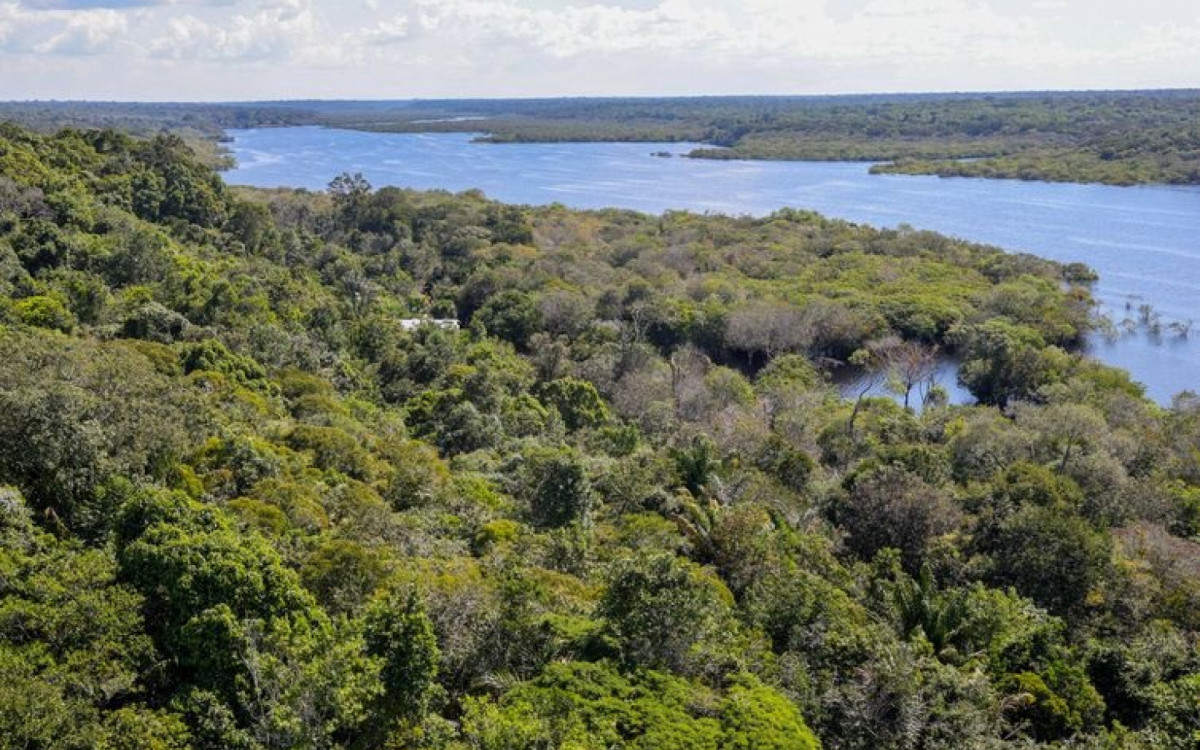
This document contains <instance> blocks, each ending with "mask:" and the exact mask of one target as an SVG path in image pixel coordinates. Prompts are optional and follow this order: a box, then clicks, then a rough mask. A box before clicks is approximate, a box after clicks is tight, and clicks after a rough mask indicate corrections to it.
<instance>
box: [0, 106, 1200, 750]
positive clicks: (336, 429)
mask: <svg viewBox="0 0 1200 750" xmlns="http://www.w3.org/2000/svg"><path fill="white" fill-rule="evenodd" d="M331 177H335V176H333V175H331ZM1092 278H1093V276H1092V274H1091V273H1090V271H1089V270H1088V269H1087V268H1086V267H1083V266H1080V265H1059V264H1055V263H1052V262H1049V261H1044V260H1040V259H1037V258H1034V257H1032V256H1027V255H1017V254H1005V253H1003V252H1001V251H1000V250H998V249H996V248H990V247H983V246H978V245H971V244H968V243H964V242H961V241H956V240H952V239H949V238H946V237H943V236H939V235H936V234H933V233H929V232H921V231H916V230H910V229H903V230H889V231H882V230H876V229H872V228H870V227H866V226H860V225H855V224H851V223H848V222H844V221H837V220H832V219H828V218H824V217H822V216H819V215H816V214H813V213H810V212H804V211H796V210H784V211H779V212H776V213H774V214H772V215H770V216H768V217H765V218H761V219H759V218H753V219H752V218H730V217H722V216H700V215H694V214H689V213H668V214H665V215H662V216H652V215H644V214H637V213H632V212H626V211H616V210H609V211H588V212H584V211H573V210H568V209H566V208H564V207H561V206H548V207H541V208H530V207H523V206H513V205H504V204H500V203H496V202H493V201H490V200H488V199H487V198H486V197H485V196H483V195H481V194H479V193H477V192H468V193H462V194H449V193H441V192H432V193H422V192H414V191H408V190H401V189H396V188H383V189H378V190H376V189H374V188H372V186H370V185H369V184H368V183H367V182H366V181H365V180H363V179H362V178H361V177H359V176H356V175H342V176H339V177H336V178H335V179H333V181H332V182H331V184H330V188H329V190H328V191H323V192H306V191H292V190H275V191H260V190H248V189H234V188H230V187H228V186H226V185H225V184H224V183H223V182H222V180H221V178H220V177H219V176H218V174H217V173H215V172H214V171H212V169H211V168H210V167H208V166H206V165H204V164H203V163H202V162H201V161H200V160H199V158H198V157H197V155H196V154H195V152H193V151H192V150H191V149H190V148H188V146H187V145H186V143H185V142H184V141H183V140H182V139H181V138H179V137H178V136H174V135H158V136H155V137H152V138H134V137H132V136H130V135H126V134H121V133H118V132H115V131H111V130H88V129H66V130H61V131H59V132H57V133H55V134H37V133H34V132H31V131H29V130H25V129H22V128H19V127H17V126H14V125H3V126H0V747H4V748H115V749H124V748H129V749H131V750H132V749H133V748H158V749H161V750H182V749H183V748H196V749H197V750H199V749H211V750H217V749H218V748H220V749H225V748H243V749H246V750H259V749H264V750H265V749H267V748H346V749H347V750H349V749H352V748H363V749H366V748H371V749H375V748H414V749H415V748H446V749H451V750H467V749H470V750H526V749H528V750H550V749H555V750H584V749H592V748H595V749H597V750H599V749H600V748H605V749H608V748H629V749H630V750H632V749H634V748H641V749H644V750H650V749H651V748H653V749H655V750H670V749H672V748H677V749H678V750H697V749H700V750H703V749H706V748H707V749H709V750H743V749H749V748H754V749H755V750H771V749H774V748H778V749H780V750H783V749H788V750H792V749H795V750H809V749H814V748H818V747H820V748H825V749H826V750H889V749H896V750H901V749H909V748H911V749H914V750H915V749H916V748H922V749H925V750H928V749H932V748H946V749H947V750H950V749H955V750H957V749H958V748H997V749H999V748H1033V747H1062V748H1065V747H1095V748H1111V749H1114V750H1115V749H1119V748H1130V749H1132V748H1142V747H1154V748H1168V749H1175V748H1178V749H1179V750H1186V749H1191V748H1195V747H1196V727H1197V726H1198V725H1200V703H1198V700H1197V696H1198V695H1200V650H1198V647H1197V643H1198V642H1200V641H1198V637H1200V577H1198V573H1200V568H1198V566H1200V541H1197V539H1198V535H1200V461H1198V460H1197V457H1198V455H1200V453H1198V451H1200V398H1197V397H1196V396H1195V395H1193V394H1181V396H1180V397H1179V398H1177V399H1176V401H1175V403H1174V404H1173V406H1172V407H1171V408H1162V407H1159V406H1157V405H1156V404H1154V403H1153V402H1151V401H1149V400H1148V399H1146V398H1144V397H1143V395H1142V391H1141V388H1140V386H1138V385H1137V384H1135V383H1133V382H1131V381H1130V380H1129V378H1128V376H1127V375H1126V374H1124V373H1123V372H1120V371H1117V370H1114V369H1112V368H1109V367H1105V366H1103V365H1101V364H1099V363H1097V362H1096V361H1094V360H1092V359H1089V358H1087V357H1086V356H1084V355H1083V354H1081V353H1080V352H1079V351H1078V344H1079V342H1080V341H1081V339H1082V337H1083V336H1085V335H1086V333H1087V332H1088V331H1089V330H1090V327H1091V326H1092V318H1091V314H1092V301H1091V297H1090V294H1089V292H1088V288H1087V283H1088V282H1089V281H1090V280H1091V279H1092ZM942 355H953V356H954V357H956V358H957V359H958V360H959V361H960V362H961V374H960V378H961V381H962V382H963V384H964V385H965V386H967V387H968V388H969V389H970V390H971V392H972V393H973V394H974V395H975V396H976V398H977V399H978V401H979V403H978V404H977V405H972V406H953V405H949V404H947V403H946V402H945V399H944V393H941V392H939V390H938V389H937V388H936V387H930V386H929V376H930V372H931V367H932V365H933V364H934V363H936V361H937V358H938V357H939V356H942ZM844 368H853V369H854V372H856V373H857V382H858V383H859V387H856V388H855V389H854V390H853V391H852V392H851V393H850V395H849V397H844V396H843V395H842V394H841V393H839V391H838V389H837V388H835V387H834V386H833V385H831V382H830V377H831V375H832V374H836V373H837V372H839V370H841V369H844ZM879 383H885V384H886V385H887V387H888V388H889V389H890V390H891V391H892V395H893V396H894V397H873V396H871V395H869V391H868V389H867V386H870V385H872V384H879Z"/></svg>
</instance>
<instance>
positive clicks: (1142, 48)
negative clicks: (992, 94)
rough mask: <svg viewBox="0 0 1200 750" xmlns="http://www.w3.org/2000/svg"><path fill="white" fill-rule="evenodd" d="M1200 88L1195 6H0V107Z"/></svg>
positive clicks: (812, 2)
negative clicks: (47, 102)
mask: <svg viewBox="0 0 1200 750" xmlns="http://www.w3.org/2000/svg"><path fill="white" fill-rule="evenodd" d="M1140 87H1200V2H1197V0H1136V2H1131V1H1130V0H742V1H741V2H735V1H734V0H17V1H16V2H14V1H12V0H0V99H50V98H57V99H67V98H84V99H121V100H133V99H136V100H247V99H288V98H308V97H312V98H410V97H473V96H496V97H500V96H558V95H653V94H731V93H776V94H805V93H849V92H867V91H947V90H998V89H1004V90H1013V89H1056V88H1093V89H1094V88H1140Z"/></svg>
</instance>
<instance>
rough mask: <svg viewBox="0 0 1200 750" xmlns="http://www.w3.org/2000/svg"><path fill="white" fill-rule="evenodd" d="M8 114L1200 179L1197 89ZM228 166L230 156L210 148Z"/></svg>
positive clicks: (931, 168)
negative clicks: (674, 145) (626, 144)
mask: <svg viewBox="0 0 1200 750" xmlns="http://www.w3.org/2000/svg"><path fill="white" fill-rule="evenodd" d="M0 119H9V120H13V121H17V122H20V123H22V124H24V125H26V126H28V127H33V128H49V129H54V128H57V127H58V126H60V125H63V124H69V125H77V126H85V127H120V128H123V129H127V130H131V131H133V132H138V133H144V134H145V133H151V134H152V133H153V132H156V131H161V130H167V131H170V132H175V133H177V134H181V135H185V136H189V137H190V140H189V143H190V145H192V146H193V147H194V148H202V149H204V150H206V151H212V144H213V143H215V142H217V141H219V139H220V138H221V137H222V136H223V134H224V133H225V130H226V129H228V128H239V127H275V126H288V125H322V126H327V127H338V128H351V129H359V130H370V131H381V132H470V133H475V132H481V131H482V132H483V133H484V135H482V136H481V140H485V141H488V142H494V143H510V142H563V141H576V142H597V141H636V142H679V141H685V142H696V143H702V144H706V146H704V147H701V148H697V149H694V150H693V151H692V152H691V153H690V154H689V156H691V157H693V158H704V159H777V160H817V161H864V162H880V163H879V164H878V165H876V166H875V167H874V168H873V169H874V170H875V171H876V172H880V173H904V174H932V175H941V176H947V177H951V176H963V177H986V178H1004V179H1023V180H1048V181H1056V182H1087V183H1106V184H1113V185H1134V184H1151V183H1158V184H1177V185H1198V184H1200V93H1198V92H1196V91H1183V90H1180V91H1128V92H1041V93H1038V92H1034V93H995V94H886V95H885V94H880V95H871V96H865V95H859V96H808V97H751V96H742V97H694V98H626V99H619V98H614V99H584V98H574V99H572V98H567V99H518V100H505V99H496V100H444V101H435V100H414V101H393V102H389V101H378V102H356V101H295V102H287V101H285V102H252V103H245V104H174V105H150V104H121V103H89V102H7V103H0ZM207 156H208V158H207V161H208V163H211V164H214V165H218V166H219V165H220V164H221V162H220V159H219V154H217V153H216V152H215V151H212V153H209V154H207Z"/></svg>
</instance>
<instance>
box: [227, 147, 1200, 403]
mask: <svg viewBox="0 0 1200 750" xmlns="http://www.w3.org/2000/svg"><path fill="white" fill-rule="evenodd" d="M231 134H232V135H233V136H234V142H233V144H232V148H233V151H234V154H235V155H236V157H237V160H238V167H237V169H234V170H232V171H230V172H229V173H227V174H226V175H225V177H226V179H227V181H229V182H230V183H233V184H241V185H254V186H259V187H277V186H289V187H304V188H309V189H312V190H321V189H324V188H325V186H326V185H327V184H328V183H329V181H330V180H331V179H332V178H333V177H335V176H336V175H338V174H340V173H342V172H346V171H349V172H362V173H363V174H364V175H366V177H367V179H369V180H370V181H371V183H372V184H374V185H376V186H382V185H398V186H403V187H412V188H421V189H433V188H441V189H446V190H453V191H459V190H467V189H471V188H479V189H481V190H483V191H484V192H485V193H487V195H488V196H489V197H492V198H496V199H498V200H502V201H507V202H512V203H529V204H546V203H553V202H558V203H563V204H565V205H567V206H571V207H574V208H604V207H610V206H615V207H620V208H629V209H635V210H639V211H649V212H661V211H664V210H667V209H687V210H691V211H700V212H703V211H710V212H719V213H726V214H752V215H762V214H767V213H770V212H771V211H774V210H776V209H778V208H781V207H784V206H791V207H796V208H808V209H813V210H816V211H820V212H821V213H824V214H826V215H829V216H836V217H840V218H844V219H849V220H852V221H857V222H864V223H868V224H873V225H875V226H881V227H895V226H898V225H900V224H910V225H912V226H914V227H918V228H921V229H932V230H935V231H938V232H942V233H945V234H949V235H953V236H955V237H961V238H964V239H968V240H972V241H975V242H983V243H988V244H992V245H998V246H1000V247H1002V248H1005V249H1007V250H1019V251H1025V252H1030V253H1035V254H1037V255H1041V256H1043V257H1047V258H1052V259H1054V260H1060V261H1065V262H1069V261H1082V262H1084V263H1087V264H1088V265H1090V266H1091V267H1092V268H1094V269H1096V271H1097V272H1099V274H1100V282H1099V283H1098V284H1097V285H1096V288H1095V293H1096V296H1097V297H1098V298H1099V299H1100V301H1101V304H1102V310H1103V312H1105V313H1106V314H1108V315H1109V316H1110V317H1111V318H1113V319H1114V320H1115V321H1117V322H1118V323H1119V322H1121V321H1122V320H1123V319H1126V318H1128V319H1130V321H1129V322H1130V325H1131V327H1132V324H1133V322H1134V321H1136V320H1137V319H1138V318H1139V317H1140V316H1139V313H1138V309H1139V308H1140V307H1141V306H1142V305H1151V306H1152V307H1153V309H1154V312H1155V314H1156V315H1157V316H1159V321H1160V324H1161V332H1160V333H1159V334H1158V335H1154V334H1152V333H1148V332H1147V331H1146V330H1144V327H1143V330H1141V331H1137V332H1132V333H1125V334H1122V335H1120V336H1118V337H1117V338H1115V339H1111V340H1110V339H1106V338H1103V337H1099V336H1097V337H1096V338H1095V340H1094V341H1093V342H1092V343H1091V350H1092V352H1093V353H1094V354H1095V355H1096V356H1098V357H1100V358H1101V359H1103V360H1104V361H1106V362H1108V363H1110V364H1113V365H1116V366H1118V367H1123V368H1126V369H1128V370H1129V371H1130V372H1132V373H1133V375H1134V377H1135V378H1136V379H1137V380H1139V381H1141V382H1142V383H1145V384H1146V386H1147V390H1148V392H1149V394H1150V395H1151V396H1153V397H1154V398H1156V399H1157V400H1159V401H1161V402H1164V403H1165V402H1167V401H1169V399H1170V397H1171V396H1172V395H1174V394H1175V393H1178V392H1179V391H1182V390H1184V389H1192V390H1200V324H1198V325H1197V327H1196V331H1195V332H1193V334H1192V335H1191V336H1190V338H1189V337H1187V336H1183V335H1180V333H1179V332H1178V326H1176V329H1175V330H1173V329H1172V327H1171V324H1172V323H1175V324H1186V323H1187V322H1188V321H1190V320H1191V319H1193V318H1195V319H1196V320H1197V321H1198V323H1200V188H1173V187H1134V188H1122V187H1109V186H1103V185H1070V184H1056V183H1042V182H1020V181H1010V180H975V179H941V178H938V177H908V176H890V175H887V176H884V175H870V174H868V171H867V170H868V165H866V164H863V163H855V162H745V161H729V162H725V161H704V160H698V159H682V158H669V159H668V158H661V157H656V156H651V153H652V152H658V151H665V152H668V153H672V154H676V155H680V154H683V153H686V152H687V151H689V150H691V149H692V148H693V147H694V144H686V143H685V144H679V143H674V144H660V143H633V144H630V143H568V144H504V145H494V144H476V143H472V142H471V140H472V136H470V135H465V134H458V133H453V134H393V133H360V132H355V131H349V130H329V129H323V128H312V127H306V128H278V129H256V130H240V131H231ZM958 395H959V396H961V394H958Z"/></svg>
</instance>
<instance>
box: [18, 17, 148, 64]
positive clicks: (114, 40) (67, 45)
mask: <svg viewBox="0 0 1200 750" xmlns="http://www.w3.org/2000/svg"><path fill="white" fill-rule="evenodd" d="M128 29H129V24H128V22H127V21H126V19H125V16H123V15H122V14H120V13H118V12H117V11H115V10H107V9H102V10H88V11H79V12H76V13H72V14H71V15H70V17H68V18H66V19H65V25H64V26H63V28H62V30H61V31H59V32H58V33H56V34H54V35H53V36H51V37H49V38H48V39H46V40H45V41H43V42H40V43H38V44H37V45H36V46H35V47H34V50H35V51H37V52H38V53H40V54H44V55H45V54H60V55H95V54H100V53H102V52H108V51H109V50H111V49H112V48H113V47H114V46H115V45H117V44H119V43H121V41H122V40H123V38H124V36H125V34H126V32H127V31H128Z"/></svg>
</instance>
